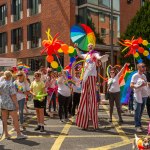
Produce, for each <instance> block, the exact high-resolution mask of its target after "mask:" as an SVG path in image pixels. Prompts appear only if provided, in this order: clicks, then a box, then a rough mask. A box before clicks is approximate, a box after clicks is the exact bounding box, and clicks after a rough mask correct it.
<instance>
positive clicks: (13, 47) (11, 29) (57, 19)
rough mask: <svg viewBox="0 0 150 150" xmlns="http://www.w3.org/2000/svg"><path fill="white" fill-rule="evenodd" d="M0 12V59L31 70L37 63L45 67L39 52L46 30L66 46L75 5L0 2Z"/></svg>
mask: <svg viewBox="0 0 150 150" xmlns="http://www.w3.org/2000/svg"><path fill="white" fill-rule="evenodd" d="M0 11H1V12H2V15H1V16H2V17H1V16H0V22H1V23H0V35H1V45H0V57H13V58H18V59H20V60H21V61H22V62H24V63H26V64H29V65H32V67H33V70H34V69H36V68H35V67H36V66H35V65H36V64H38V63H40V64H39V65H45V57H44V56H40V51H41V50H42V46H41V41H42V39H45V38H46V34H45V31H46V30H47V29H48V28H50V29H51V34H52V35H53V36H54V35H55V34H56V33H57V32H60V39H61V40H63V41H64V42H65V43H67V44H68V45H69V44H70V35H69V31H70V26H71V25H72V24H74V22H75V17H72V16H75V15H74V13H75V4H74V3H73V2H72V1H70V0H65V3H64V0H59V1H58V0H51V1H47V0H1V1H0ZM2 43H3V44H2ZM64 57H65V61H66V63H67V61H68V57H66V56H64Z"/></svg>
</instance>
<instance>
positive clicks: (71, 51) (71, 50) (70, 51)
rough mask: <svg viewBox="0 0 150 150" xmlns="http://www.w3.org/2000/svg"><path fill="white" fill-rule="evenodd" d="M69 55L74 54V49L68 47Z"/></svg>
mask: <svg viewBox="0 0 150 150" xmlns="http://www.w3.org/2000/svg"><path fill="white" fill-rule="evenodd" d="M68 52H69V54H70V53H73V52H74V47H72V46H69V50H68Z"/></svg>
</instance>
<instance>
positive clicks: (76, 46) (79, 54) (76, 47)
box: [74, 43, 84, 59]
mask: <svg viewBox="0 0 150 150" xmlns="http://www.w3.org/2000/svg"><path fill="white" fill-rule="evenodd" d="M74 48H75V49H76V51H77V54H78V56H79V57H80V58H82V59H84V57H83V56H82V55H81V53H80V51H79V48H78V44H77V43H75V44H74Z"/></svg>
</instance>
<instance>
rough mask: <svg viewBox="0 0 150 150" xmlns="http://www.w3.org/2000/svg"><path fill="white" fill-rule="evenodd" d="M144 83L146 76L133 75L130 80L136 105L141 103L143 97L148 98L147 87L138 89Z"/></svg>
mask: <svg viewBox="0 0 150 150" xmlns="http://www.w3.org/2000/svg"><path fill="white" fill-rule="evenodd" d="M144 82H147V79H146V76H145V75H144V74H142V75H141V74H139V73H138V72H137V73H135V74H134V75H133V76H132V78H131V83H134V85H135V86H136V87H139V88H134V98H135V100H136V101H137V102H138V103H142V102H143V101H142V98H143V97H148V93H147V92H148V90H147V86H142V87H140V86H141V85H142V84H143V83H144Z"/></svg>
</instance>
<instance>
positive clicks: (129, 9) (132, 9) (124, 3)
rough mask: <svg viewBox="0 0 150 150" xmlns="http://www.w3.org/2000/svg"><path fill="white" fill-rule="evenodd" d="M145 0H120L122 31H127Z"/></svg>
mask: <svg viewBox="0 0 150 150" xmlns="http://www.w3.org/2000/svg"><path fill="white" fill-rule="evenodd" d="M144 2H145V0H120V32H121V33H123V32H125V30H126V28H127V26H128V24H129V23H130V21H131V19H132V18H133V17H134V16H135V15H136V13H137V11H138V10H139V9H140V7H141V6H143V5H144Z"/></svg>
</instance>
